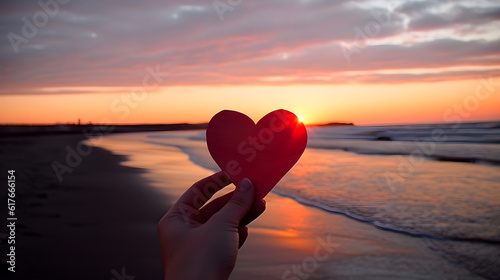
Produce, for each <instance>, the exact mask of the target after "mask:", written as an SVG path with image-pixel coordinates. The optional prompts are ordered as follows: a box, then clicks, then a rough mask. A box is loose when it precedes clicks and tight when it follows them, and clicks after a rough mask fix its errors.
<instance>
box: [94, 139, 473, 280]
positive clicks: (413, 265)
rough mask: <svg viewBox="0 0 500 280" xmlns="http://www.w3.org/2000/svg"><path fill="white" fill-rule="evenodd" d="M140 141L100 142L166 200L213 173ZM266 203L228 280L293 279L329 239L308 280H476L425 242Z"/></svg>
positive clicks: (288, 202) (275, 198)
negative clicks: (331, 246)
mask: <svg viewBox="0 0 500 280" xmlns="http://www.w3.org/2000/svg"><path fill="white" fill-rule="evenodd" d="M146 135H148V134H144V133H143V134H139V133H138V134H134V135H129V136H128V137H127V138H126V139H125V138H124V137H121V136H119V135H113V136H110V137H108V138H107V141H104V143H103V147H105V148H109V149H113V150H114V151H115V152H116V153H120V154H127V155H129V156H130V157H129V159H130V161H129V162H128V163H126V164H127V165H128V166H141V167H145V168H146V169H147V170H148V175H147V177H148V178H150V179H151V180H152V181H157V182H167V181H169V182H177V183H176V184H175V185H168V188H165V184H161V183H160V184H156V185H155V184H154V183H153V185H155V187H156V188H159V189H162V190H164V191H165V193H169V194H170V195H172V196H173V197H178V196H179V195H180V194H182V193H183V192H184V190H185V189H186V188H187V187H189V186H190V185H191V184H192V183H194V182H195V181H197V180H199V179H201V178H203V177H204V176H207V175H210V174H212V173H214V171H213V170H209V169H206V168H203V167H201V166H199V165H196V164H195V163H193V162H192V161H191V160H190V159H189V155H187V154H186V153H184V152H183V151H182V150H181V149H179V148H174V147H171V146H165V145H156V144H152V143H145V138H144V137H145V136H146ZM126 143H128V144H126ZM129 146H130V147H129ZM131 147H134V148H133V149H132V148H131ZM150 153H151V154H152V155H151V154H150ZM145 154H149V155H145ZM167 169H168V172H166V171H165V170H167ZM178 174H181V176H179V175H178ZM179 186H180V187H179ZM266 200H267V210H266V211H265V212H264V214H263V215H262V216H261V217H259V218H258V219H257V220H256V221H254V222H252V223H251V224H250V225H249V238H248V239H247V242H246V243H245V245H244V246H243V247H242V248H241V250H240V254H239V256H238V261H237V263H236V267H235V270H234V271H233V274H232V275H231V278H230V279H235V280H236V279H238V280H247V279H294V278H293V277H299V275H295V276H293V275H290V276H289V277H288V278H287V277H285V276H287V275H284V274H283V273H285V272H286V271H287V270H290V269H291V268H292V267H293V266H297V265H302V264H303V261H304V260H307V259H308V258H309V259H310V257H312V256H314V250H315V248H316V247H317V246H318V241H317V240H318V238H328V236H330V237H331V238H333V240H335V241H333V242H334V243H336V244H338V245H339V246H338V248H335V250H333V251H332V252H331V254H330V255H329V258H328V259H327V261H324V262H321V263H318V267H317V268H316V269H315V270H314V271H313V273H312V274H310V275H309V274H308V275H309V276H311V277H310V278H309V279H332V277H333V279H444V278H445V276H446V275H447V276H450V275H453V276H457V277H460V278H459V279H483V278H481V277H480V276H477V275H474V274H472V273H471V272H470V271H468V270H467V269H466V268H464V267H463V266H460V265H458V264H455V263H451V262H449V261H447V260H445V259H443V258H442V257H441V256H438V255H436V254H435V253H434V252H433V251H432V250H430V249H429V248H427V246H424V245H423V239H424V238H420V237H414V236H407V235H403V234H401V233H397V232H393V231H387V230H382V229H379V228H377V227H374V226H373V225H371V224H368V223H365V222H360V221H357V220H354V219H352V218H350V217H347V216H345V215H343V214H336V213H332V212H327V211H325V210H323V209H318V208H316V207H311V206H306V205H303V204H300V203H299V202H297V201H295V200H293V199H292V198H287V197H283V196H280V195H278V194H276V193H274V192H271V193H270V194H269V195H268V196H267V197H266ZM283 277H285V278H283ZM299 279H305V278H300V277H299ZM451 279H454V278H451Z"/></svg>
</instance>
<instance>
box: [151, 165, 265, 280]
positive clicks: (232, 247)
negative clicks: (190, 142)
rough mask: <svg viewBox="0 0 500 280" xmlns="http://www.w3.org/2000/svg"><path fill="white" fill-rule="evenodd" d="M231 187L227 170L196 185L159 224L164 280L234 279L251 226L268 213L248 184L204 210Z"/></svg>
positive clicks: (242, 183) (250, 184) (242, 185)
mask: <svg viewBox="0 0 500 280" xmlns="http://www.w3.org/2000/svg"><path fill="white" fill-rule="evenodd" d="M229 183H230V180H229V179H228V178H227V177H226V175H225V174H224V173H223V172H222V171H221V172H218V173H215V174H213V175H212V176H209V177H207V178H204V179H202V180H200V181H198V182H196V183H195V184H194V185H193V186H191V188H189V189H188V190H187V191H186V192H185V193H184V194H183V195H182V196H181V197H180V198H179V200H177V202H176V203H175V204H174V205H173V206H172V208H171V209H170V210H169V211H168V212H167V214H165V216H164V217H163V218H162V219H161V220H160V222H159V224H158V234H159V238H160V249H161V255H162V263H163V268H164V272H165V279H168V280H178V279H183V280H190V279H205V280H206V279H217V280H220V279H228V278H229V275H230V273H231V272H232V271H233V268H234V265H235V263H236V257H237V255H238V248H239V247H241V246H242V245H243V243H244V242H245V240H246V238H247V236H248V228H247V227H246V225H247V224H248V223H250V222H251V221H253V220H254V219H255V218H257V217H258V216H259V215H260V214H262V212H264V210H265V208H266V206H265V201H264V200H258V201H254V197H255V189H254V187H253V184H252V183H251V182H250V180H248V179H244V180H243V181H242V182H241V183H240V184H239V185H238V186H237V187H236V190H235V191H234V192H231V193H228V194H226V195H224V196H222V197H219V198H217V199H215V200H213V201H211V202H210V203H209V204H207V205H205V206H203V207H201V206H202V205H203V204H205V203H206V202H207V201H208V200H209V199H210V198H211V197H212V196H213V195H214V193H216V192H217V191H218V190H220V189H222V188H223V187H225V186H227V185H229ZM200 207H201V209H200Z"/></svg>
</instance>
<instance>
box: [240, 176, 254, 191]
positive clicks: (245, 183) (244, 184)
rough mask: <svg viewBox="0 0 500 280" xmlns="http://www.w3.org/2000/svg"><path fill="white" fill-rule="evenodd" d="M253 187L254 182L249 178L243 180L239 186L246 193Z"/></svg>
mask: <svg viewBox="0 0 500 280" xmlns="http://www.w3.org/2000/svg"><path fill="white" fill-rule="evenodd" d="M251 189H252V182H251V181H250V180H249V179H248V178H245V179H243V180H241V183H240V186H239V190H240V192H244V193H246V192H248V191H250V190H251Z"/></svg>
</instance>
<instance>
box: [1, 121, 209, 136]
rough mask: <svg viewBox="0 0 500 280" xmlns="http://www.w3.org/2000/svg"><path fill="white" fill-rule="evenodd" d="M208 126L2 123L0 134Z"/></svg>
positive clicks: (97, 131) (187, 128) (49, 133)
mask: <svg viewBox="0 0 500 280" xmlns="http://www.w3.org/2000/svg"><path fill="white" fill-rule="evenodd" d="M205 128H207V124H206V123H202V124H188V123H178V124H139V125H136V124H134V125H112V124H106V125H99V124H96V125H92V124H85V125H75V124H64V125H0V136H35V135H55V134H88V135H95V134H99V133H104V134H109V133H126V132H145V131H174V130H195V129H205Z"/></svg>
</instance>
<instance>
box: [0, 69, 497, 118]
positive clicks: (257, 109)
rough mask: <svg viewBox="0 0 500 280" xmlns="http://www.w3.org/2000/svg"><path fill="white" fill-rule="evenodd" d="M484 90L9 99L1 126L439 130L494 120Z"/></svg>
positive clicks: (269, 90)
mask: <svg viewBox="0 0 500 280" xmlns="http://www.w3.org/2000/svg"><path fill="white" fill-rule="evenodd" d="M483 84H484V82H483ZM483 84H482V83H481V80H480V79H477V80H468V81H454V82H435V83H420V84H393V85H384V84H377V85H359V84H351V85H291V86H225V87H215V86H214V87H203V86H199V87H162V88H158V89H156V90H154V91H150V92H148V94H147V95H145V96H144V97H143V98H141V97H139V98H138V97H134V95H133V94H132V92H131V91H130V90H129V91H127V88H123V89H121V90H123V92H124V93H122V94H119V93H113V94H102V93H100V94H95V93H94V94H86V93H78V94H58V95H50V94H47V95H21V96H15V95H8V96H2V97H0V100H1V102H0V112H1V113H0V122H1V123H4V124H5V123H11V124H12V123H27V124H49V123H67V122H76V121H77V120H78V119H79V118H80V119H81V120H82V123H87V122H89V121H91V122H92V123H100V122H106V121H107V122H112V123H178V122H191V123H200V122H207V121H208V120H209V119H210V118H211V117H212V116H213V115H214V114H215V113H217V112H218V111H220V110H223V109H232V110H237V111H241V112H244V113H246V114H247V115H249V116H250V117H252V118H253V119H254V120H258V119H259V118H260V117H262V116H263V115H265V114H266V113H267V112H269V111H272V110H274V109H278V108H285V109H288V110H291V111H293V112H295V113H296V114H299V115H302V116H303V117H304V119H305V122H306V123H310V124H311V123H325V122H331V121H346V122H354V123H355V124H358V125H367V124H391V123H422V122H443V121H450V119H452V120H453V118H456V117H459V118H461V119H462V120H463V121H476V120H500V110H499V108H500V89H499V87H500V83H499V82H498V81H495V80H494V79H493V80H491V81H490V87H489V89H488V88H487V87H486V86H484V85H483ZM102 90H103V91H105V89H102ZM476 90H478V94H479V95H478V96H479V97H480V98H478V97H477V96H476V95H475V93H476ZM134 98H135V99H134ZM461 107H463V109H462V111H460V110H461V109H460V108H461ZM445 115H446V116H445ZM445 117H446V118H448V119H445Z"/></svg>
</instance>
